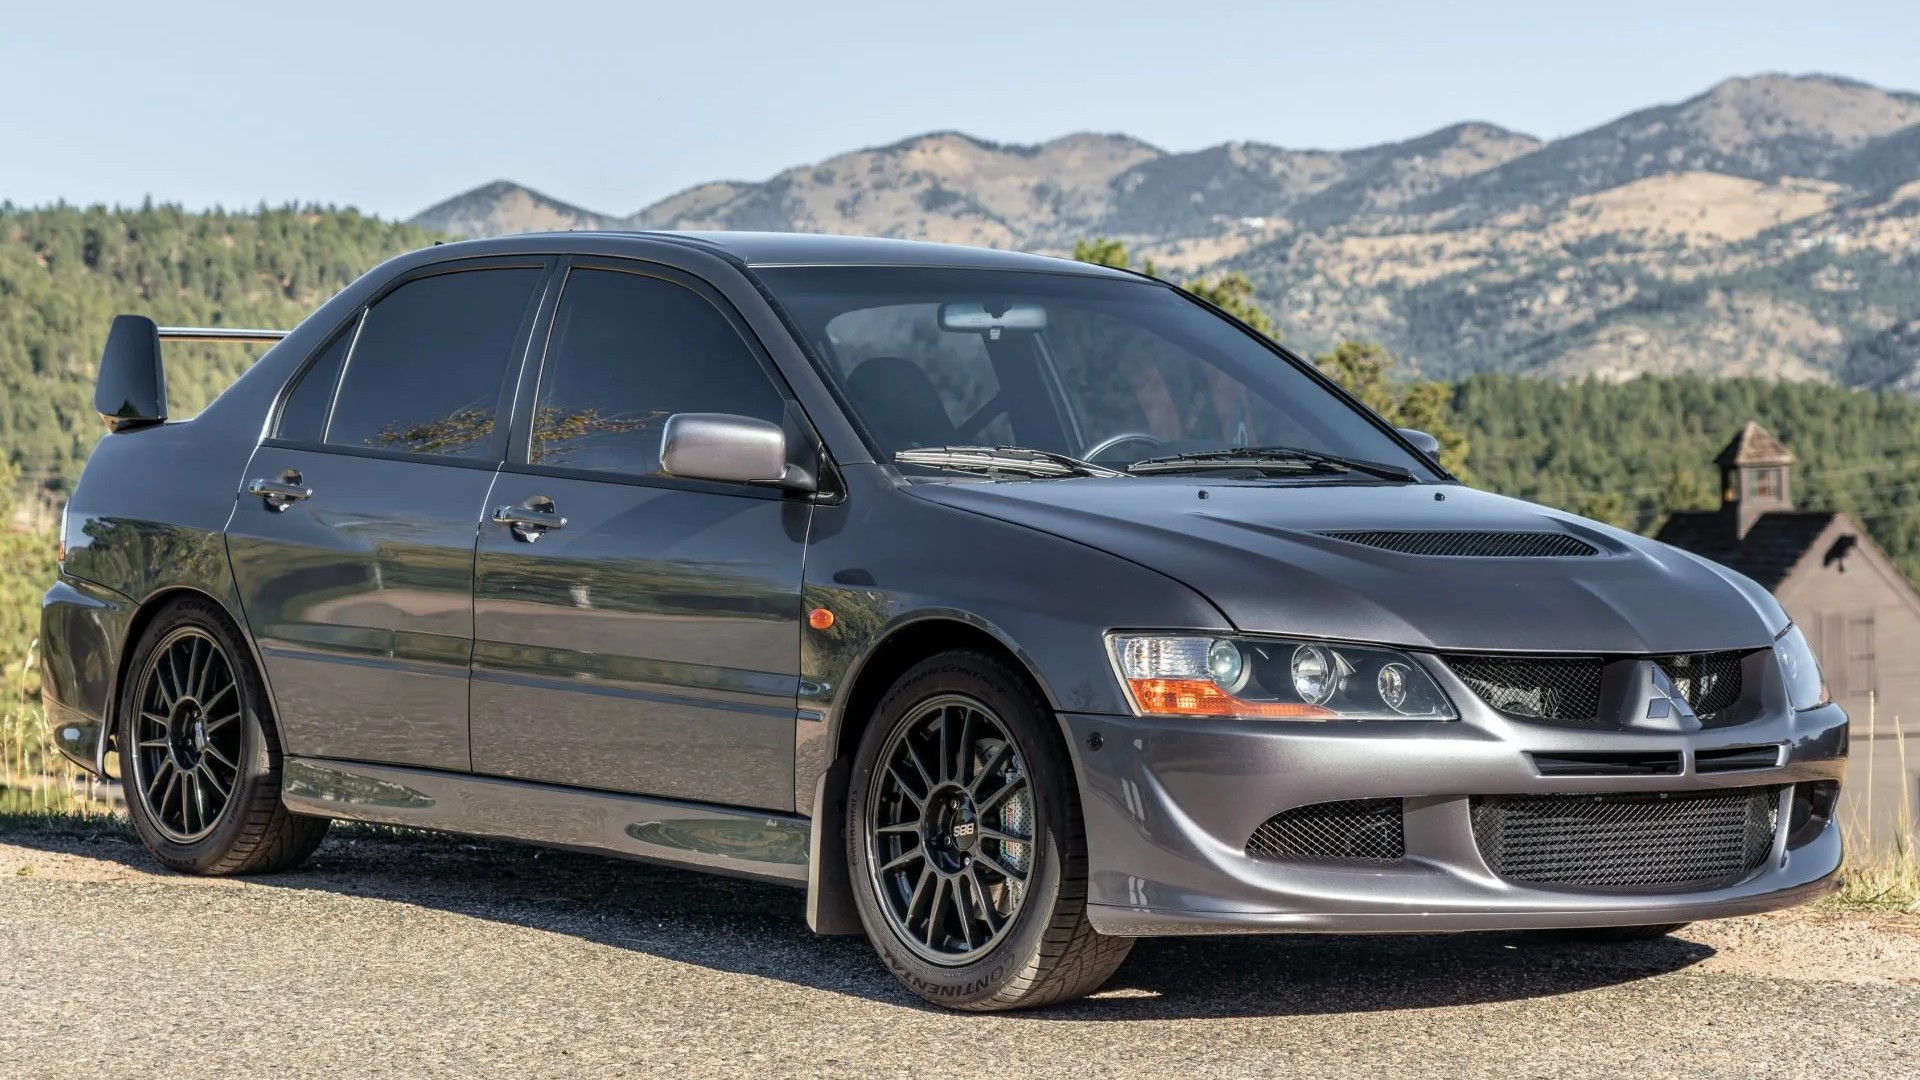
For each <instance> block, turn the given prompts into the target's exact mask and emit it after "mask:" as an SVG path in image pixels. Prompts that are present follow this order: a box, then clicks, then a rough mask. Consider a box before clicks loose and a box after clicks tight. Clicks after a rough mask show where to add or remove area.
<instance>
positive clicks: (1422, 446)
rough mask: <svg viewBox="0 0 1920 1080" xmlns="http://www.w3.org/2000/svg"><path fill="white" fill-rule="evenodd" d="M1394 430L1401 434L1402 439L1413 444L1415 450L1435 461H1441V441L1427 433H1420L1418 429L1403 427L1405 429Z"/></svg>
mask: <svg viewBox="0 0 1920 1080" xmlns="http://www.w3.org/2000/svg"><path fill="white" fill-rule="evenodd" d="M1394 430H1396V431H1398V432H1399V433H1400V437H1401V438H1403V439H1405V440H1407V441H1408V442H1410V443H1412V444H1413V446H1414V449H1416V450H1418V451H1420V452H1421V453H1423V454H1425V455H1427V456H1428V457H1430V458H1432V459H1433V460H1435V461H1439V460H1440V440H1439V439H1436V438H1434V437H1433V436H1431V435H1429V434H1427V433H1426V432H1424V431H1420V430H1418V429H1416V428H1410V427H1403V428H1395V429H1394Z"/></svg>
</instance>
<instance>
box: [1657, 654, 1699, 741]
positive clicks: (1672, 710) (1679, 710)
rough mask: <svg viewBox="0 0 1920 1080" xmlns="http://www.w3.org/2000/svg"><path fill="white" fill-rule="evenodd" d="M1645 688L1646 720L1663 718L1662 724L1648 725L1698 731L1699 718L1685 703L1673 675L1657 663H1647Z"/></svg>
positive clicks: (1685, 697)
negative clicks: (1647, 685) (1646, 688)
mask: <svg viewBox="0 0 1920 1080" xmlns="http://www.w3.org/2000/svg"><path fill="white" fill-rule="evenodd" d="M1646 667H1647V678H1648V682H1649V684H1650V685H1649V687H1648V690H1647V713H1646V719H1648V720H1664V721H1666V723H1664V724H1655V725H1649V726H1654V727H1665V728H1670V729H1673V730H1678V731H1698V730H1699V729H1700V718H1699V717H1698V716H1696V715H1694V712H1693V706H1691V705H1689V704H1687V696H1686V695H1685V694H1683V693H1681V692H1680V688H1679V687H1678V686H1675V685H1674V684H1673V676H1671V675H1668V674H1667V672H1666V669H1664V668H1662V667H1661V666H1660V665H1659V664H1648V665H1646Z"/></svg>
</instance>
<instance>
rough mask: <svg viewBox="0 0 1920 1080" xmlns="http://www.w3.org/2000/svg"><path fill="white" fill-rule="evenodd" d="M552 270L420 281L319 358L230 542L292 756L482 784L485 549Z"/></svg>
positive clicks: (263, 459)
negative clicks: (480, 628) (518, 379)
mask: <svg viewBox="0 0 1920 1080" xmlns="http://www.w3.org/2000/svg"><path fill="white" fill-rule="evenodd" d="M545 276H546V268H545V266H544V265H532V266H526V265H520V266H512V265H509V266H495V267H491V268H487V269H474V270H465V271H462V272H459V273H447V272H438V273H435V272H429V273H427V274H425V275H424V276H416V277H413V278H411V279H409V280H407V281H405V282H403V283H401V284H400V285H398V286H397V287H396V288H394V289H392V290H390V291H388V292H387V293H385V294H384V295H383V296H382V297H381V298H379V299H378V300H376V301H375V302H374V303H373V304H372V305H371V306H370V307H369V308H368V309H366V311H365V312H364V314H363V315H362V316H360V317H359V318H358V319H357V321H356V322H355V324H354V325H351V326H348V327H345V328H343V329H342V330H341V331H340V333H339V334H338V335H336V337H335V338H334V340H333V341H332V342H330V343H329V344H328V345H327V346H326V347H325V348H323V349H321V350H320V351H319V353H317V354H316V356H315V357H314V359H313V361H312V362H311V363H310V364H309V365H308V366H307V368H306V370H305V372H304V373H303V374H301V375H300V376H298V378H297V380H296V382H295V384H294V387H293V389H292V391H291V392H290V393H289V395H288V396H287V398H286V400H285V403H284V404H283V405H282V407H281V409H280V411H279V415H278V417H277V418H276V420H275V428H274V431H273V437H272V438H270V439H269V440H267V442H265V443H264V444H262V445H261V447H260V448H259V449H258V450H257V451H255V452H254V455H253V460H252V462H251V463H250V464H249V466H248V470H247V473H246V476H245V479H244V480H243V484H245V485H246V490H243V493H242V495H241V496H240V502H239V505H238V506H236V507H235V512H234V517H233V520H232V522H231V524H230V525H229V527H228V530H227V543H228V552H229V554H230V556H231V558H232V560H233V569H234V577H235V580H236V581H237V582H238V584H239V587H240V598H241V605H242V607H243V609H244V611H245V612H246V617H247V623H248V625H249V627H250V628H251V629H252V631H253V636H254V638H255V640H256V641H258V642H259V645H260V652H261V658H262V661H263V663H264V665H265V668H266V674H267V681H268V684H269V686H270V687H271V688H272V692H273V696H274V703H275V705H276V707H277V714H278V720H279V727H280V734H281V740H282V742H283V744H284V746H285V748H286V750H287V751H288V752H289V753H294V754H300V755H306V756H313V757H334V758H347V759H352V760H356V761H372V762H387V763H392V764H403V765H419V766H426V767H430V768H438V769H456V770H462V771H464V770H466V769H467V768H468V767H469V763H470V759H469V756H468V744H467V686H468V664H469V661H470V658H471V655H472V650H473V597H472V589H473V548H474V541H475V532H476V530H477V529H478V527H479V522H480V519H481V516H482V514H483V512H484V510H485V507H486V503H487V491H488V489H489V488H490V487H491V485H492V483H493V477H494V470H495V469H496V468H497V466H498V462H499V460H500V458H501V456H502V455H503V454H504V452H505V448H506V432H505V430H504V428H505V425H504V424H496V423H495V420H496V417H497V416H503V415H505V414H504V412H503V411H502V403H503V401H505V400H510V397H509V396H508V395H509V394H510V389H509V387H508V378H507V376H508V373H509V372H516V373H517V371H518V369H519V366H520V365H519V360H520V358H521V356H522V355H523V354H524V350H525V345H524V343H525V341H526V337H527V334H528V332H529V327H530V326H531V324H532V321H533V315H534V309H535V308H536V306H537V305H538V298H539V295H540V286H541V284H542V282H543V280H544V279H545Z"/></svg>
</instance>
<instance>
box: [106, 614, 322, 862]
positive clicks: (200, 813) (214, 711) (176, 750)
mask: <svg viewBox="0 0 1920 1080" xmlns="http://www.w3.org/2000/svg"><path fill="white" fill-rule="evenodd" d="M127 671H128V678H127V680H126V684H125V686H123V687H122V690H121V696H120V705H119V716H118V722H117V724H116V726H115V732H114V739H115V743H116V745H117V746H118V747H119V749H120V761H121V774H122V783H123V784H124V785H125V787H126V789H127V809H128V817H129V818H131V819H132V821H133V825H134V828H135V830H136V831H137V832H139V834H140V838H141V840H143V841H144V842H145V843H146V846H147V849H148V850H149V851H151V852H152V853H153V855H154V857H155V858H157V859H159V860H160V861H161V862H162V863H165V864H166V865H167V866H169V867H172V868H173V869H175V870H184V871H187V872H190V873H199V874H244V873H258V872H261V871H267V870H281V869H286V868H287V867H290V866H293V865H295V864H297V863H299V862H300V861H301V860H302V859H304V858H306V857H307V855H308V854H310V853H311V852H312V851H313V849H314V847H316V846H317V845H318V844H319V843H320V839H321V837H323V836H324V835H325V834H326V830H327V820H326V819H325V818H314V817H302V816H299V815H295V814H292V813H289V812H288V811H287V809H286V807H285V806H283V805H282V804H281V802H280V746H279V739H278V737H277V735H276V733H275V731H274V728H273V722H272V719H271V715H270V710H269V709H268V708H267V702H266V694H265V690H264V687H263V686H262V684H261V682H260V678H259V675H258V673H256V672H255V671H254V669H253V665H252V662H251V660H250V659H249V658H248V655H247V652H246V646H245V642H244V641H242V640H241V638H240V636H239V633H238V631H236V630H235V629H234V628H233V626H232V624H231V623H230V622H229V621H228V620H227V618H226V614H225V613H224V612H223V611H221V610H220V608H219V607H218V606H216V605H215V604H213V603H212V602H211V601H208V600H203V599H199V598H192V599H183V600H179V601H175V602H173V603H172V604H170V605H169V606H168V607H167V608H166V609H165V610H163V611H161V612H160V613H159V614H157V615H156V616H155V617H154V620H153V622H152V623H151V625H150V626H149V627H148V629H147V632H146V634H145V635H144V636H143V637H142V638H141V639H140V643H139V645H138V647H137V648H136V649H135V652H134V656H133V661H132V663H131V664H130V665H129V666H128V669H127Z"/></svg>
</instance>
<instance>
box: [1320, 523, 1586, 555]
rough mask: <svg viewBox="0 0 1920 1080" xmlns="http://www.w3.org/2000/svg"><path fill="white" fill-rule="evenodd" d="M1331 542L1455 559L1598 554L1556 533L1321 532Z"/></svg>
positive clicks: (1584, 543) (1581, 542)
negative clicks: (1338, 541)
mask: <svg viewBox="0 0 1920 1080" xmlns="http://www.w3.org/2000/svg"><path fill="white" fill-rule="evenodd" d="M1320 535H1321V536H1330V537H1332V538H1333V539H1335V540H1345V541H1346V542H1347V543H1349V544H1363V545H1365V546H1367V547H1371V548H1381V549H1384V550H1386V551H1397V552H1399V553H1400V554H1402V555H1437V556H1443V557H1447V558H1455V559H1561V558H1571V557H1575V556H1581V555H1598V554H1600V549H1599V548H1596V547H1594V546H1593V545H1592V544H1589V543H1587V542H1586V541H1585V540H1582V539H1580V538H1578V537H1574V536H1568V535H1567V534H1566V533H1557V532H1391V531H1378V530H1374V531H1352V532H1323V533H1321V534H1320Z"/></svg>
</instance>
